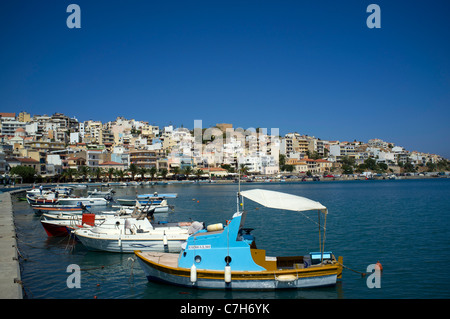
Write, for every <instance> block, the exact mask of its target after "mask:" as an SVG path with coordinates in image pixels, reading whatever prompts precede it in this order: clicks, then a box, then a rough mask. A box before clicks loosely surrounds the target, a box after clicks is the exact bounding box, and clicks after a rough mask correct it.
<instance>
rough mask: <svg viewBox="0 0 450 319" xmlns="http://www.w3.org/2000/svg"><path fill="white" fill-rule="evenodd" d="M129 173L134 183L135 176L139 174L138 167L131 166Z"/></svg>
mask: <svg viewBox="0 0 450 319" xmlns="http://www.w3.org/2000/svg"><path fill="white" fill-rule="evenodd" d="M128 171H129V172H130V173H131V180H133V181H134V176H135V175H136V174H137V172H138V167H137V166H136V164H130V167H129V168H128Z"/></svg>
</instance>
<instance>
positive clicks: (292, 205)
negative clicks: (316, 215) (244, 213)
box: [241, 189, 327, 211]
mask: <svg viewBox="0 0 450 319" xmlns="http://www.w3.org/2000/svg"><path fill="white" fill-rule="evenodd" d="M241 195H242V196H244V197H245V198H248V199H250V200H252V201H254V202H257V203H258V204H261V205H263V206H266V207H270V208H275V209H284V210H293V211H305V210H326V209H327V208H326V207H325V206H323V205H322V204H321V203H319V202H315V201H313V200H310V199H308V198H305V197H301V196H296V195H291V194H286V193H281V192H275V191H269V190H265V189H251V190H247V191H242V192H241Z"/></svg>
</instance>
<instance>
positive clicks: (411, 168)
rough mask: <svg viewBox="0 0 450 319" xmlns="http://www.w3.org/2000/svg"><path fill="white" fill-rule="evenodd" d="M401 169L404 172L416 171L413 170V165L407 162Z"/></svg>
mask: <svg viewBox="0 0 450 319" xmlns="http://www.w3.org/2000/svg"><path fill="white" fill-rule="evenodd" d="M403 169H404V170H405V172H414V171H415V170H416V169H415V168H414V165H413V164H411V163H410V162H407V163H406V164H405V165H403Z"/></svg>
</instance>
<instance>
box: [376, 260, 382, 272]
mask: <svg viewBox="0 0 450 319" xmlns="http://www.w3.org/2000/svg"><path fill="white" fill-rule="evenodd" d="M377 266H378V268H380V271H381V270H383V266H382V265H381V263H380V262H379V261H377Z"/></svg>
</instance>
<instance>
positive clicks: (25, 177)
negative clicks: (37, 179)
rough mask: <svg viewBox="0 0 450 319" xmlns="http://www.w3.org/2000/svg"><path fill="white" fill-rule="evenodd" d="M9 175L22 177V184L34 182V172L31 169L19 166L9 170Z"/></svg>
mask: <svg viewBox="0 0 450 319" xmlns="http://www.w3.org/2000/svg"><path fill="white" fill-rule="evenodd" d="M9 173H10V174H11V175H19V176H20V177H22V181H23V182H24V183H31V182H32V181H33V180H34V175H35V174H36V171H35V169H34V168H33V167H30V166H22V165H19V166H15V167H13V168H11V171H10V172H9Z"/></svg>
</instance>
